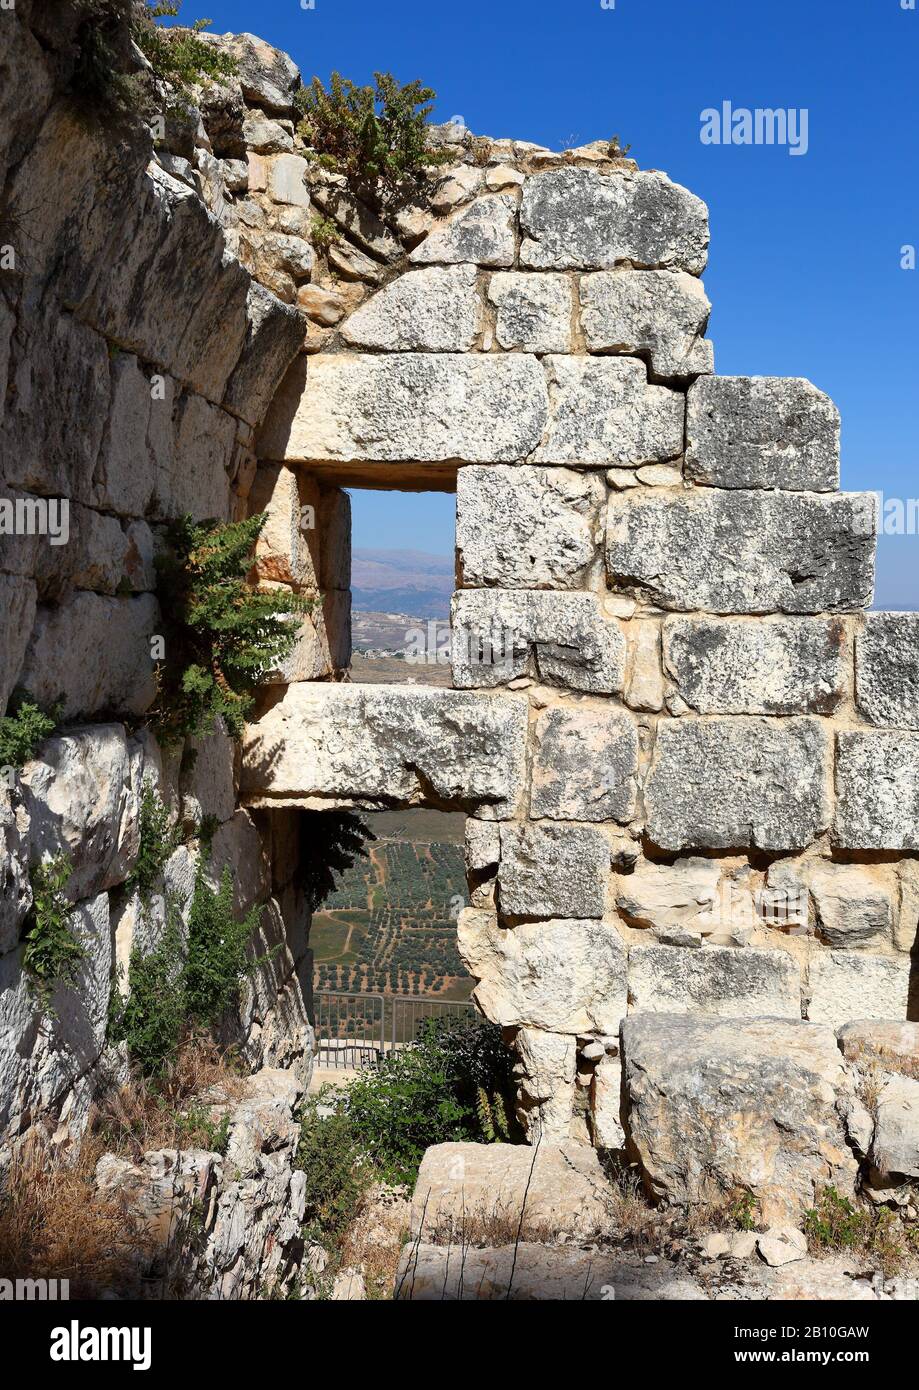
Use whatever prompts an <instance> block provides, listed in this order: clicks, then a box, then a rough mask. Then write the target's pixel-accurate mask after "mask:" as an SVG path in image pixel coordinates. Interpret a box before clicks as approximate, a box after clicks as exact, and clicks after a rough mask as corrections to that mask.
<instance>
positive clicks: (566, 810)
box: [530, 706, 638, 822]
mask: <svg viewBox="0 0 919 1390" xmlns="http://www.w3.org/2000/svg"><path fill="white" fill-rule="evenodd" d="M637 778H638V730H637V728H636V725H635V721H634V720H633V719H632V718H631V716H630V715H628V714H626V713H624V712H623V711H621V710H616V709H606V710H597V709H582V708H580V707H577V706H575V707H567V706H558V707H556V708H554V709H547V710H544V711H543V712H542V714H540V716H539V718H538V719H537V721H536V751H535V756H534V760H533V784H532V798H531V803H530V814H531V816H533V817H540V816H546V817H549V818H550V819H552V820H588V821H609V820H618V821H623V822H625V821H629V820H631V819H632V817H633V816H634V814H635V801H636V785H637Z"/></svg>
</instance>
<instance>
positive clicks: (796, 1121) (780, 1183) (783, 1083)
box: [622, 953, 856, 1225]
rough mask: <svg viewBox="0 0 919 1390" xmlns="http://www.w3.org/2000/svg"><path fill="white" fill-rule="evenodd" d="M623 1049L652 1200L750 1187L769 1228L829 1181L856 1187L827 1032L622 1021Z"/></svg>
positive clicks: (836, 1062)
mask: <svg viewBox="0 0 919 1390" xmlns="http://www.w3.org/2000/svg"><path fill="white" fill-rule="evenodd" d="M693 954H695V953H693ZM622 1045H623V1061H624V1069H625V1087H626V1091H627V1094H628V1100H629V1109H628V1112H627V1113H628V1142H629V1147H630V1151H631V1152H632V1153H633V1154H634V1155H635V1157H636V1158H637V1160H638V1162H639V1163H640V1164H641V1170H642V1174H643V1177H644V1181H645V1183H646V1185H647V1187H648V1190H649V1191H650V1192H651V1194H652V1195H653V1196H655V1197H658V1198H663V1199H666V1200H668V1201H672V1202H689V1203H698V1202H715V1203H717V1202H724V1201H729V1200H731V1199H732V1198H736V1196H737V1194H738V1193H740V1192H744V1191H746V1192H750V1193H751V1194H752V1195H753V1197H754V1198H755V1200H756V1202H757V1210H758V1213H759V1215H760V1217H761V1219H762V1221H763V1222H764V1223H766V1224H770V1225H771V1224H773V1223H781V1222H783V1221H786V1220H791V1221H792V1222H797V1221H798V1220H800V1218H801V1217H802V1216H803V1214H804V1212H805V1210H806V1209H807V1208H808V1207H810V1206H812V1205H813V1202H814V1198H815V1195H816V1193H817V1191H818V1189H819V1188H821V1187H824V1186H827V1185H828V1184H830V1183H832V1184H833V1185H834V1186H835V1187H836V1188H837V1189H838V1190H839V1191H840V1192H843V1193H844V1192H847V1191H848V1192H851V1190H852V1184H853V1179H854V1177H855V1171H856V1164H855V1159H854V1158H853V1156H852V1154H851V1152H850V1150H849V1148H848V1145H847V1143H846V1137H845V1133H844V1131H843V1128H842V1122H841V1120H840V1119H839V1118H838V1116H837V1113H836V1109H835V1100H836V1092H837V1091H838V1090H839V1089H841V1088H842V1087H843V1085H844V1076H843V1069H842V1058H841V1056H840V1053H839V1050H838V1048H837V1046H836V1039H835V1037H834V1036H833V1033H832V1031H831V1030H830V1029H829V1028H825V1027H818V1026H815V1025H813V1024H807V1023H801V1022H799V1021H798V1022H791V1021H788V1020H778V1019H774V1018H768V1019H754V1020H752V1021H748V1022H741V1021H739V1020H737V1021H735V1020H730V1021H729V1020H715V1019H712V1018H705V1019H694V1018H689V1017H685V1016H684V1017H679V1016H674V1015H666V1014H661V1015H644V1016H637V1017H633V1018H630V1019H628V1020H627V1021H626V1023H625V1024H624V1025H623V1030H622Z"/></svg>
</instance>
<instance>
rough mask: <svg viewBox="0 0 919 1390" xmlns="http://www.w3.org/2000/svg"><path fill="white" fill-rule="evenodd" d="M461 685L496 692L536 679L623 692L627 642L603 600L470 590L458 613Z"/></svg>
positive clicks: (456, 676) (456, 605)
mask: <svg viewBox="0 0 919 1390" xmlns="http://www.w3.org/2000/svg"><path fill="white" fill-rule="evenodd" d="M452 615H453V616H452V625H453V649H452V650H453V681H454V684H455V685H456V686H458V687H460V688H465V687H469V686H496V685H502V684H505V683H506V682H507V681H510V680H514V679H516V678H517V677H519V676H524V675H530V674H532V675H535V676H536V677H538V679H539V680H541V681H544V682H546V683H548V684H550V685H563V686H568V687H569V688H570V689H572V690H586V691H590V692H592V693H595V694H608V695H613V694H617V693H618V692H619V691H620V690H621V689H622V679H623V671H624V667H625V638H624V637H623V635H622V628H621V626H620V624H619V623H618V621H617V620H616V619H615V618H606V617H604V615H603V613H602V611H601V608H600V604H599V601H598V599H597V596H596V595H595V594H565V593H552V592H548V591H547V592H543V591H538V590H537V591H533V590H529V591H522V590H511V589H487V590H486V589H465V590H461V591H460V592H459V593H457V594H455V595H454V597H453V607H452Z"/></svg>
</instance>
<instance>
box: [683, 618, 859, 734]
mask: <svg viewBox="0 0 919 1390" xmlns="http://www.w3.org/2000/svg"><path fill="white" fill-rule="evenodd" d="M663 631H664V667H665V670H666V673H667V675H668V676H669V677H670V679H671V680H672V681H673V684H674V687H675V690H676V693H677V694H678V695H679V696H680V698H681V699H682V700H684V701H685V703H686V704H687V705H689V706H690V707H691V708H692V709H694V710H695V711H696V712H697V713H698V714H774V715H779V714H832V713H833V711H834V710H835V709H836V708H837V706H838V705H839V702H840V701H841V700H842V698H843V695H844V694H845V691H846V688H847V683H848V665H849V662H848V658H849V655H850V652H849V643H848V636H847V632H846V625H845V623H844V622H843V621H842V620H841V619H839V618H777V617H768V618H767V617H763V618H756V619H748V620H744V619H742V618H668V619H667V620H666V621H665V623H664V630H663Z"/></svg>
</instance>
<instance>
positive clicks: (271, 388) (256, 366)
mask: <svg viewBox="0 0 919 1390" xmlns="http://www.w3.org/2000/svg"><path fill="white" fill-rule="evenodd" d="M246 313H247V332H246V339H245V342H244V344H243V348H242V352H241V353H240V356H239V361H238V362H237V364H236V367H235V368H234V370H233V372H232V374H231V376H230V380H229V382H228V383H227V389H226V395H225V396H224V404H225V406H226V408H227V410H231V411H233V412H234V413H235V414H238V415H241V416H242V418H243V419H244V420H247V421H248V422H249V424H251V425H254V424H255V423H256V422H257V421H259V420H261V419H262V416H263V415H264V414H265V411H266V410H267V409H268V405H269V403H270V401H271V400H272V398H273V396H274V394H275V391H276V390H277V388H278V387H279V386H280V384H281V380H282V378H283V376H284V373H285V372H286V371H287V368H288V367H289V365H290V363H291V362H292V361H293V359H294V357H295V356H296V354H297V351H298V349H299V347H300V344H301V342H302V339H303V323H302V321H301V318H300V315H299V314H298V313H297V311H296V309H293V308H291V306H290V305H289V304H282V303H281V301H280V300H279V299H276V298H275V296H274V295H273V294H270V293H269V291H268V290H266V289H265V287H264V286H263V285H260V284H259V283H258V281H256V280H253V281H252V283H251V284H250V286H249V294H248V298H247V301H246Z"/></svg>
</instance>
